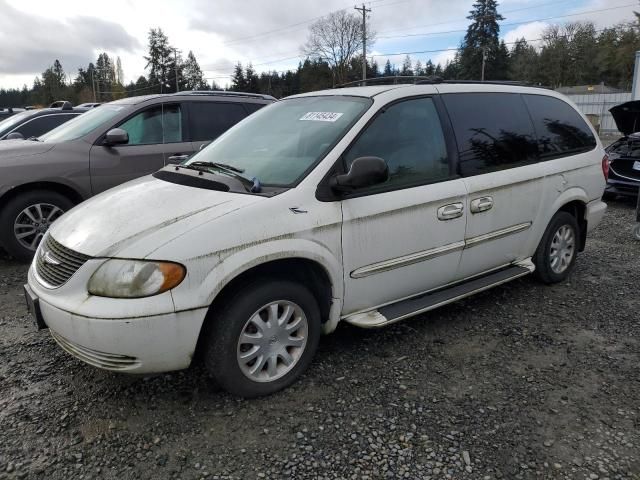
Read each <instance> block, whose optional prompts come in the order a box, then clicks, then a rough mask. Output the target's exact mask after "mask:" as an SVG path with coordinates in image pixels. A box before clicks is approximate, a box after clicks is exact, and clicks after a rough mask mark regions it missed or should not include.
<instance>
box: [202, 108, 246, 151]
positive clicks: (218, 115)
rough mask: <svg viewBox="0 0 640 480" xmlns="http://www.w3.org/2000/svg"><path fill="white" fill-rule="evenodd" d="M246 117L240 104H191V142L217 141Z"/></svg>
mask: <svg viewBox="0 0 640 480" xmlns="http://www.w3.org/2000/svg"><path fill="white" fill-rule="evenodd" d="M246 116H247V112H246V110H245V109H244V107H243V106H242V104H240V103H221V102H192V103H190V104H189V126H190V127H191V140H193V141H194V142H200V141H206V140H215V139H216V138H218V137H219V136H220V135H221V134H223V133H224V132H226V131H227V130H229V128H231V127H233V126H234V125H235V124H236V123H238V122H239V121H240V120H242V119H243V118H245V117H246Z"/></svg>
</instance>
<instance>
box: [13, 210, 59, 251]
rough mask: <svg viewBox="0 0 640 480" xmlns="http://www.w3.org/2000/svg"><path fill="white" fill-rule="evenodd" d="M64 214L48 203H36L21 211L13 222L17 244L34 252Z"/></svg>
mask: <svg viewBox="0 0 640 480" xmlns="http://www.w3.org/2000/svg"><path fill="white" fill-rule="evenodd" d="M63 213H64V210H62V209H61V208H60V207H57V206H56V205H52V204H50V203H36V204H33V205H29V206H28V207H27V208H25V209H24V210H22V211H21V212H20V213H19V214H18V216H17V217H16V219H15V221H14V222H13V234H14V235H15V238H16V240H17V241H18V243H19V244H20V245H21V246H22V247H24V248H26V249H28V250H32V251H35V250H36V248H38V245H39V244H40V241H41V240H42V237H44V234H45V233H46V232H47V230H48V229H49V227H50V226H51V224H52V223H53V222H54V221H55V220H56V219H57V218H59V217H60V216H61V215H62V214H63Z"/></svg>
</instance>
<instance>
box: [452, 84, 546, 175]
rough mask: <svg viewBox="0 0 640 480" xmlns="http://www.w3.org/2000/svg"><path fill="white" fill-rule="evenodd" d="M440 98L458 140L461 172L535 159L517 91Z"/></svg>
mask: <svg viewBox="0 0 640 480" xmlns="http://www.w3.org/2000/svg"><path fill="white" fill-rule="evenodd" d="M442 98H443V100H444V103H445V106H446V108H447V111H448V112H449V116H450V118H451V122H452V124H453V129H454V132H455V137H456V142H457V144H458V152H459V169H460V174H461V175H463V176H467V177H468V176H472V175H480V174H483V173H488V172H492V171H497V170H503V169H506V168H513V167H518V166H522V165H527V164H530V163H534V162H536V161H537V159H538V158H537V150H536V149H537V145H536V138H535V132H534V129H533V125H532V123H531V118H530V117H529V113H528V112H527V109H526V107H525V104H524V101H523V100H522V97H521V96H520V95H519V94H515V93H455V94H445V95H442Z"/></svg>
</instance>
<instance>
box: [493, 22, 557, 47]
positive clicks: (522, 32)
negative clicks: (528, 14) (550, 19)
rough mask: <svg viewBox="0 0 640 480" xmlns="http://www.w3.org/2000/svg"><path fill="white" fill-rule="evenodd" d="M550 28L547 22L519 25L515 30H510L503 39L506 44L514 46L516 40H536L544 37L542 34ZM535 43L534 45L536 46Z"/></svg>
mask: <svg viewBox="0 0 640 480" xmlns="http://www.w3.org/2000/svg"><path fill="white" fill-rule="evenodd" d="M548 26H549V24H548V23H546V22H531V23H525V24H524V25H519V26H518V27H516V28H514V29H513V30H509V31H508V32H507V33H506V34H505V35H504V37H503V39H504V41H505V43H506V44H507V45H508V46H510V45H509V44H513V43H514V42H515V41H516V40H519V39H521V38H524V39H526V40H535V39H538V38H541V37H542V33H543V32H544V30H545V29H546V28H547V27H548ZM536 43H537V42H534V43H533V45H536Z"/></svg>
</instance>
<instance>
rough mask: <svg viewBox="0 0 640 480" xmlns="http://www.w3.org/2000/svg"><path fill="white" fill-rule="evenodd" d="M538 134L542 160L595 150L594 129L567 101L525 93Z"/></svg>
mask: <svg viewBox="0 0 640 480" xmlns="http://www.w3.org/2000/svg"><path fill="white" fill-rule="evenodd" d="M523 97H524V99H525V102H526V104H527V107H528V109H529V113H531V118H532V119H533V124H534V127H535V130H536V134H537V137H538V151H539V153H540V159H541V160H549V159H551V158H557V157H561V156H566V155H573V154H576V153H581V152H588V151H590V150H593V149H594V148H595V146H596V145H597V143H596V139H595V137H594V136H593V133H591V129H590V128H589V126H588V125H587V124H586V122H585V121H584V120H583V118H582V117H581V116H580V115H579V114H578V112H576V111H575V109H574V108H573V107H572V106H571V105H569V104H568V103H566V102H564V101H562V100H560V99H559V98H554V97H549V96H545V95H524V96H523Z"/></svg>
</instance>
